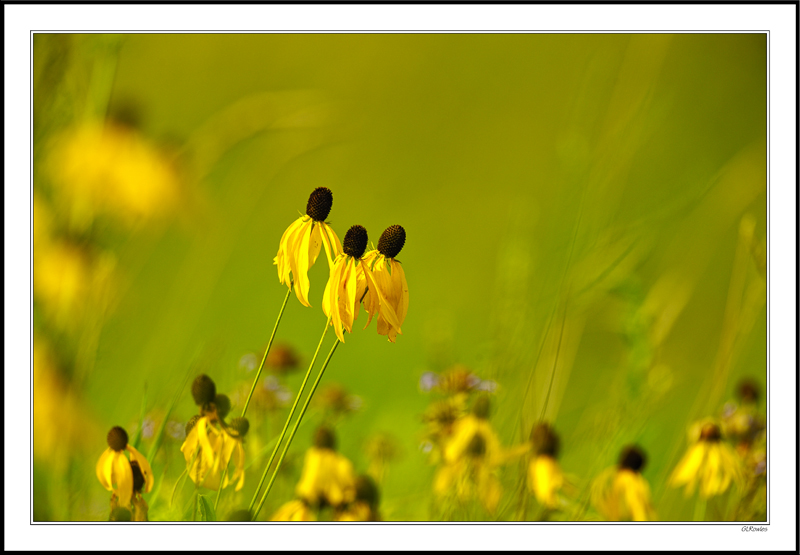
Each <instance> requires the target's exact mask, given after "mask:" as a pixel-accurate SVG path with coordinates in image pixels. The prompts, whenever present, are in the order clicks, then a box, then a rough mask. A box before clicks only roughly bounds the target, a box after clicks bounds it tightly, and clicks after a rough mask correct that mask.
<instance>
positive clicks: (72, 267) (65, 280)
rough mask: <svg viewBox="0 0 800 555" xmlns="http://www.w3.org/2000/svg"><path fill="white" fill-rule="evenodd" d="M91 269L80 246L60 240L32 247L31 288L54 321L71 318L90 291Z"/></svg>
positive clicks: (63, 320) (81, 305)
mask: <svg viewBox="0 0 800 555" xmlns="http://www.w3.org/2000/svg"><path fill="white" fill-rule="evenodd" d="M91 275H92V269H91V264H90V262H89V258H88V256H87V255H86V254H85V253H84V251H83V250H81V249H80V248H78V247H76V246H72V245H70V244H68V243H66V242H63V241H60V242H58V243H56V244H53V245H52V246H50V247H49V248H41V249H40V250H38V251H34V260H33V292H34V295H35V296H36V299H37V300H39V301H40V302H41V303H42V305H43V309H44V310H45V311H46V313H47V314H48V315H49V316H50V317H51V318H53V319H54V320H56V321H58V322H61V323H63V322H66V321H69V320H73V319H74V317H75V315H76V312H77V311H78V310H79V309H81V308H82V307H83V304H84V301H85V299H86V296H87V294H88V293H89V292H90V285H91V283H90V282H91Z"/></svg>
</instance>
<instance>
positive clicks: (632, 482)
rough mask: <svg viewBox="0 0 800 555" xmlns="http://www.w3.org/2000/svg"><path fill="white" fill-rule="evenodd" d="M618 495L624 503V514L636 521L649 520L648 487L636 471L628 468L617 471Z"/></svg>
mask: <svg viewBox="0 0 800 555" xmlns="http://www.w3.org/2000/svg"><path fill="white" fill-rule="evenodd" d="M617 480H618V485H619V489H618V495H619V494H621V496H622V500H623V501H624V503H625V506H626V509H627V510H626V511H624V513H625V516H630V518H631V519H632V520H634V521H637V522H644V521H647V520H649V515H650V487H649V486H648V485H647V482H646V481H645V479H644V478H643V477H642V476H641V475H640V474H638V473H635V472H632V471H630V470H626V469H623V470H620V471H619V472H618V473H617Z"/></svg>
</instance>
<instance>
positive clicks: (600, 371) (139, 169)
mask: <svg viewBox="0 0 800 555" xmlns="http://www.w3.org/2000/svg"><path fill="white" fill-rule="evenodd" d="M33 71H34V97H33V100H34V118H33V132H34V188H33V210H34V212H33V240H34V261H33V262H34V279H33V295H34V346H33V350H34V352H33V355H34V356H33V358H34V362H33V387H34V392H33V401H34V423H33V424H34V425H33V443H34V445H33V448H34V465H33V473H34V474H33V479H34V507H33V511H34V519H35V520H108V518H109V498H110V495H111V494H110V492H109V491H106V489H104V488H103V486H102V485H101V484H100V482H99V481H98V477H97V475H96V472H95V465H96V463H97V461H98V459H99V457H100V455H101V454H102V453H103V451H104V450H105V449H106V447H107V444H106V434H107V433H108V430H109V429H111V428H112V427H113V426H122V427H123V428H125V429H126V430H127V432H128V435H129V444H130V445H131V446H134V447H136V449H138V451H139V452H140V453H142V455H144V456H145V457H146V458H147V459H148V460H149V462H150V465H151V466H152V470H153V475H154V477H155V483H154V487H153V488H152V490H151V491H150V492H147V493H144V498H145V499H146V500H147V504H148V505H149V518H150V520H181V519H190V518H197V519H201V518H205V519H210V518H216V519H218V520H224V519H225V518H226V517H227V515H229V514H230V513H232V512H233V511H235V510H237V509H243V508H247V506H248V504H249V503H250V502H251V498H252V497H253V496H254V494H255V492H256V485H257V484H258V481H259V479H260V477H261V475H262V472H263V469H264V465H265V464H266V462H267V458H268V456H269V455H270V453H271V450H272V447H273V442H274V440H275V438H276V437H277V435H278V434H279V432H280V431H281V428H282V426H283V423H284V420H285V418H286V416H287V414H288V408H289V406H290V405H291V403H292V401H293V398H294V395H295V394H296V393H297V391H298V388H299V385H300V382H301V380H302V378H303V375H304V373H305V369H306V367H307V365H308V363H309V361H310V360H311V357H312V355H313V353H314V350H315V348H316V346H317V343H318V341H319V338H320V334H321V332H322V330H323V328H324V326H325V321H326V318H325V315H324V314H323V312H322V310H321V301H322V293H323V290H324V289H325V284H326V281H327V279H328V264H326V263H325V260H324V259H325V257H324V256H321V257H320V258H319V260H318V261H317V263H316V264H315V265H314V266H313V268H312V269H311V270H310V272H309V279H310V282H311V288H310V296H309V300H310V302H311V305H312V308H306V307H304V306H302V305H301V304H300V303H299V302H298V300H297V298H296V297H295V296H294V295H292V296H291V297H290V298H289V302H288V305H287V307H286V310H285V312H284V314H283V317H282V320H281V324H280V327H279V328H278V331H277V334H276V340H275V346H273V348H272V351H271V352H270V358H268V359H267V367H266V369H265V371H264V374H263V375H262V376H263V377H262V379H261V380H260V381H259V384H257V387H256V391H255V394H254V397H253V401H252V403H253V404H252V406H251V408H249V409H248V418H249V419H250V431H249V432H248V434H247V436H246V439H245V442H244V444H243V446H244V450H245V481H244V486H243V488H242V489H241V490H240V491H234V488H233V487H229V488H226V489H224V490H223V491H222V494H221V495H220V499H219V505H218V507H217V509H216V511H209V510H206V509H202V507H201V509H202V510H199V511H198V509H197V504H196V501H193V499H194V497H193V495H194V493H195V488H194V485H193V484H192V482H191V480H186V479H185V474H184V475H183V476H182V473H183V472H184V470H185V469H186V461H185V460H184V455H183V454H182V453H181V450H180V447H181V445H182V443H183V441H184V437H185V434H186V432H185V425H186V423H187V421H189V419H190V418H191V417H192V415H194V414H196V413H197V410H198V409H197V407H196V406H195V404H194V402H193V400H192V395H191V393H190V391H189V389H190V385H191V381H192V380H193V379H194V377H195V376H197V375H198V374H207V375H208V376H210V377H212V378H213V380H214V382H215V383H216V388H217V391H218V392H221V393H225V394H227V395H228V396H229V397H230V399H231V401H232V404H233V409H232V413H231V414H232V415H234V414H238V413H239V412H241V409H242V405H243V403H244V399H245V397H246V396H247V393H248V391H249V388H250V386H251V383H252V381H253V377H254V375H255V372H256V368H257V366H258V364H259V362H260V360H261V358H260V357H261V355H262V354H263V352H264V351H263V350H264V348H265V347H266V344H267V341H268V339H269V335H270V333H271V330H272V327H273V325H274V322H275V319H276V317H277V315H278V311H279V309H280V307H281V303H282V302H283V299H284V296H285V294H286V290H287V289H286V286H284V285H281V284H280V283H279V282H278V276H277V271H276V267H275V266H274V265H273V258H274V257H275V255H276V253H277V251H278V245H279V240H280V238H281V235H282V234H283V232H284V230H285V229H286V228H287V226H288V225H289V224H290V223H291V222H292V221H294V220H295V219H297V218H298V212H299V213H304V211H305V207H306V202H307V200H308V195H309V193H311V191H312V190H314V188H316V187H320V186H324V187H328V188H329V189H330V190H331V191H332V192H333V196H334V201H333V209H332V211H331V213H330V216H329V218H328V221H329V222H330V224H331V227H332V228H333V229H334V230H335V231H336V233H337V234H338V236H339V237H340V238H343V237H344V234H345V232H346V231H347V229H348V228H349V227H350V226H351V225H353V224H360V225H363V226H364V227H366V229H367V230H368V232H369V238H370V240H371V241H372V242H373V243H375V244H377V241H378V237H379V236H380V234H381V232H382V231H383V230H384V229H385V228H386V227H388V226H390V225H393V224H400V225H402V226H403V227H404V228H405V230H406V232H407V241H406V244H405V247H404V248H403V250H402V253H401V254H400V255H398V258H399V259H400V260H401V261H402V263H403V268H404V269H405V273H406V277H407V279H408V287H409V296H410V302H409V309H408V314H407V317H406V319H405V322H404V323H403V326H402V335H399V336H398V337H397V342H396V343H394V344H392V343H390V342H388V341H387V340H386V337H385V336H381V335H378V334H377V333H376V329H375V326H376V324H375V323H372V324H371V325H370V327H368V328H367V329H366V330H362V329H361V328H362V327H363V325H364V324H365V323H366V315H365V314H363V313H362V314H361V316H360V318H359V319H358V320H357V321H356V323H355V326H354V328H353V333H352V334H346V337H345V340H346V342H345V343H344V344H342V345H340V346H339V347H338V350H337V351H336V355H335V357H333V358H332V360H331V363H330V366H329V367H328V368H327V370H326V373H325V375H324V377H323V379H322V382H321V384H320V388H319V390H318V391H317V392H316V394H315V396H314V399H313V401H312V403H311V405H310V408H309V410H308V412H307V414H306V416H305V418H304V420H303V423H302V424H301V426H300V428H299V431H298V434H297V437H296V439H295V440H294V442H293V443H292V446H291V449H290V450H289V452H288V455H287V458H286V460H285V461H284V464H283V466H282V467H281V469H280V472H279V474H278V477H277V480H276V482H275V487H274V488H273V490H272V491H271V492H270V495H269V498H268V499H267V501H266V504H265V505H264V509H263V511H261V513H260V515H259V517H258V520H267V519H269V518H270V517H271V516H272V515H274V514H275V512H276V511H277V510H278V509H279V508H280V507H281V506H283V505H284V504H285V503H287V502H289V501H291V500H292V499H293V498H294V496H295V485H296V484H297V482H298V480H299V479H300V475H301V470H302V467H303V457H304V453H305V451H306V450H307V449H308V448H309V447H310V446H311V445H312V440H313V437H314V432H315V430H316V429H317V428H318V427H319V426H320V425H321V424H323V423H324V424H326V425H327V426H328V427H330V428H332V429H334V430H335V434H336V437H337V440H338V447H337V449H338V452H339V453H341V454H342V455H343V456H345V457H346V458H348V459H349V460H350V461H352V464H353V468H354V472H355V473H356V474H363V473H368V474H369V475H370V476H371V477H372V480H373V481H374V483H376V484H377V486H378V489H379V491H380V501H379V503H378V510H379V512H380V516H381V518H382V519H384V520H400V521H412V520H518V519H526V520H539V519H550V520H606V519H609V518H615V515H616V517H618V518H621V519H624V518H626V517H625V514H624V513H625V511H624V510H621V509H619V507H617V510H616V513H615V509H614V508H613V507H611V508H609V503H610V504H611V505H613V504H614V503H615V502H618V503H619V504H620V506H622V505H624V504H625V501H624V497H625V494H626V493H631V492H634V493H637V494H641V495H643V496H644V495H646V493H643V492H644V489H643V488H642V487H641V486H640V485H639V486H631V485H628V486H625V485H619V486H618V485H617V483H616V482H614V484H615V485H614V486H613V487H611V486H609V487H611V489H609V491H608V493H607V495H606V499H605V501H604V500H603V496H604V495H605V494H604V493H603V492H600V493H598V491H599V490H598V487H599V486H597V483H598V482H597V480H596V479H597V478H598V476H600V477H602V476H603V473H604V472H606V473H607V472H619V471H620V470H619V469H620V468H626V464H628V463H624V464H622V466H619V467H618V466H617V465H618V463H619V462H620V452H621V451H622V450H623V449H624V448H625V447H626V446H630V445H637V446H638V447H639V448H640V450H641V451H643V452H644V453H645V454H646V462H645V464H644V466H643V467H642V468H640V469H639V470H636V469H633V468H632V467H631V466H630V464H628V466H627V468H628V469H629V470H634V472H632V473H631V474H632V475H635V476H636V477H637V479H639V478H643V479H644V480H645V481H646V483H648V484H649V497H650V499H651V501H641V504H642V505H648V511H650V510H651V509H652V512H649V513H648V515H647V516H648V517H649V518H657V519H659V520H672V521H676V520H677V521H685V520H695V519H700V520H764V519H765V518H766V508H765V504H766V487H765V481H764V471H763V455H762V454H761V452H760V449H762V447H763V441H764V437H763V436H764V434H763V432H760V428H759V429H758V430H756V429H755V428H753V429H750V428H748V429H746V430H744V431H743V430H741V428H742V426H744V424H741V425H740V423H738V420H736V419H737V418H740V417H741V416H742V414H744V413H746V414H747V415H748V418H750V420H749V421H748V422H751V423H753V422H755V423H759V424H758V425H759V426H763V419H764V416H763V415H764V414H765V413H766V404H765V399H766V387H765V384H766V355H767V341H766V270H765V268H766V192H767V189H766V38H765V35H764V34H680V35H623V34H586V35H558V34H486V35H473V34H448V35H444V34H424V35H423V34H386V35H373V34H316V35H309V34H274V35H273V34H262V35H251V34H244V35H242V34H229V35H195V34H182V35H157V34H138V35H68V34H36V35H35V36H34V59H33ZM323 252H324V251H323ZM332 335H333V334H329V336H328V342H330V341H331V337H332ZM329 344H330V343H326V344H325V346H324V347H323V351H322V353H323V355H322V356H321V358H324V355H325V353H327V351H328V348H329ZM318 366H319V363H318ZM313 375H316V374H315V373H314V374H313ZM744 379H749V380H750V382H747V383H748V386H747V387H744V388H742V387H739V385H740V384H741V383H742V380H744ZM458 380H461V382H459V381H458ZM752 391H755V392H756V393H755V394H754V395H751V392H752ZM482 396H484V397H482ZM485 396H488V399H489V402H490V411H489V416H488V426H489V427H490V428H491V429H492V430H493V433H494V434H496V438H497V440H498V441H499V444H500V445H502V453H503V456H502V457H501V456H499V455H498V457H497V460H494V461H492V462H491V463H489V462H486V461H483V462H482V463H481V462H474V461H473V462H471V463H469V464H473V463H474V464H473V465H474V468H473V466H470V467H469V468H471V469H472V470H463V469H461V470H459V469H458V467H457V466H456V463H457V464H460V462H458V461H455V462H453V461H450V462H451V463H453V464H451V465H449V466H448V464H447V461H448V449H449V448H450V447H449V445H450V444H449V443H448V441H450V439H449V437H450V435H452V434H454V433H458V430H459V422H462V423H463V422H464V421H465V419H468V418H473V419H475V418H476V416H475V414H474V413H475V412H480V411H479V410H477V409H474V410H473V407H474V406H475V404H476V403H475V401H476V400H478V399H482V398H486V397H485ZM477 404H478V405H480V404H481V401H479V402H478V403H477ZM743 411H744V412H743ZM747 411H750V412H749V413H747ZM444 413H446V414H444ZM478 416H480V415H478ZM704 419H715V420H714V422H715V423H716V425H717V426H718V429H717V431H719V430H721V431H722V438H721V440H720V439H718V438H715V436H714V434H713V433H710V432H708V431H707V430H705V431H703V432H699V431H698V429H699V428H697V423H698V422H699V423H701V424H700V425H701V426H702V423H703V422H706V421H705V420H704ZM478 420H480V424H479V426H485V425H486V423H487V420H486V419H485V418H478ZM542 421H544V422H547V423H549V424H550V425H551V426H552V428H553V429H554V430H555V432H556V434H557V436H558V438H559V440H560V441H559V444H560V448H559V449H558V450H557V454H552V455H553V456H552V457H551V459H552V460H557V464H558V465H559V468H560V471H563V475H562V474H560V473H559V472H560V471H551V474H549V475H547V473H546V472H545V471H544V470H542V472H545V474H542V475H541V476H544V477H545V478H547V476H549V479H550V481H551V482H553V481H555V482H558V480H562V482H563V485H552V484H551V486H550V491H551V493H552V494H553V495H554V496H556V497H557V499H556V498H555V497H551V498H550V499H551V502H550V501H543V500H542V499H543V498H542V497H541V496H539V495H537V491H535V488H534V486H533V484H532V482H533V481H534V479H535V477H534V474H536V473H535V472H534V471H533V470H532V468H533V464H534V461H535V459H536V458H537V456H539V455H542V454H543V453H544V454H545V455H547V453H545V451H547V449H544V450H542V449H541V445H538V446H537V444H536V442H535V441H534V442H533V443H531V440H529V437H530V435H531V430H532V428H533V427H534V426H535V425H536V424H537V423H538V422H542ZM708 422H710V421H708ZM732 422H733V423H732ZM748 425H749V424H748ZM454 426H455V430H456V431H455V432H453V427H454ZM476 426H478V424H476ZM693 426H694V427H693ZM737 426H738V427H737ZM752 426H756V424H752ZM745 427H746V426H745ZM461 428H464V426H461ZM731 430H733V431H731ZM748 434H751V435H748ZM745 436H747V437H745ZM492 437H494V436H492ZM698 437H699V439H698ZM484 439H485V438H484ZM704 442H705V443H704ZM706 443H707V444H708V446H707V451H708V452H707V453H704V456H705V457H706V459H705V460H704V462H703V463H702V464H700V463H699V462H698V463H697V464H698V465H700V467H698V468H695V469H694V472H692V469H691V468H688V469H687V468H684V470H685V472H686V473H687V474H688V475H691V477H692V478H693V479H695V481H697V482H699V486H700V489H701V491H700V492H699V493H698V492H692V493H691V494H688V495H685V494H684V488H683V487H678V485H677V484H676V483H674V480H673V479H674V478H675V475H674V472H675V469H676V468H677V467H678V466H679V463H681V461H682V458H683V457H684V454H685V453H687V450H689V449H690V448H692V447H693V446H694V447H697V446H698V445H701V444H702V445H705V444H706ZM719 445H722V446H723V447H724V450H722V451H714V449H716V448H717V447H718V446H719ZM495 447H496V446H495ZM704 448H706V447H704ZM490 449H492V446H491V445H489V444H485V445H483V447H480V448H475V449H471V450H470V449H467V450H466V451H469V453H466V454H463V457H465V458H469V457H473V458H475V460H476V461H477V460H478V459H480V457H481V456H483V455H484V454H486V453H488V454H491V453H489V450H490ZM497 449H499V448H497ZM715 453H717V454H719V453H721V455H720V456H721V457H722V459H721V461H722V462H717V464H716V467H714V463H713V462H710V458H713V457H714V456H717V455H715ZM731 454H735V456H736V457H737V458H736V460H735V464H736V465H739V466H738V467H737V469H738V470H736V471H735V472H734V471H733V470H731V468H732V465H734V462H730V461H729V462H727V463H726V462H725V461H726V460H727V459H726V458H725V457H728V456H729V455H731ZM697 456H698V457H699V456H700V455H697ZM759 457H761V458H759ZM484 458H487V457H484ZM470 460H471V459H470ZM684 462H685V461H684ZM465 464H466V463H465ZM481 465H483V466H481ZM703 465H705V466H703ZM634 466H635V465H634ZM696 466H697V465H696ZM612 467H613V468H614V469H616V470H612V471H609V470H607V469H610V468H612ZM729 467H731V468H729ZM465 468H466V467H465ZM475 468H477V469H478V470H475ZM473 470H475V471H474V472H473ZM729 470H730V473H729V474H726V472H727V471H729ZM232 471H233V464H232V465H231V472H232ZM703 472H708V473H709V474H708V476H706V475H704V474H703ZM715 472H717V473H719V477H717V476H716V475H715V476H714V477H711V474H712V473H715ZM537 476H538V475H537ZM609 479H610V480H613V478H609ZM713 480H717V483H712V482H713ZM726 480H727V481H729V482H730V484H725V481H726ZM639 483H640V482H639ZM723 485H724V486H725V487H722V486H723ZM557 486H558V487H557ZM540 487H544V489H548V486H541V485H540ZM617 487H619V488H622V489H621V490H619V491H617V490H616V489H614V488H617ZM626 487H627V488H628V489H626ZM704 487H705V488H706V495H704V494H703V493H702V489H703V488H704ZM636 488H638V489H636ZM601 489H602V488H601ZM199 494H200V495H201V496H203V497H204V498H205V499H207V501H205V503H206V505H205V506H206V507H208V506H209V505H213V503H215V502H216V494H217V492H216V491H210V490H207V489H202V488H201V489H200V490H199ZM615 496H619V498H620V499H618V500H616V501H615ZM634 505H635V503H634ZM620 511H622V512H621V513H620ZM634 513H635V510H634ZM316 516H317V518H326V517H330V513H326V512H325V511H322V512H320V513H318V514H317V515H316ZM635 517H636V514H633V515H630V514H628V517H627V518H635Z"/></svg>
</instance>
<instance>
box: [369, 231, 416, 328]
mask: <svg viewBox="0 0 800 555" xmlns="http://www.w3.org/2000/svg"><path fill="white" fill-rule="evenodd" d="M405 242H406V230H405V229H403V228H402V227H401V226H399V225H393V226H390V227H387V228H386V230H384V232H383V233H382V234H381V237H380V239H379V240H378V248H377V249H376V250H372V251H370V252H368V253H367V254H366V255H365V256H364V260H365V261H366V262H367V264H368V265H369V268H370V269H371V270H372V275H373V277H374V278H375V283H376V284H377V286H378V287H379V288H380V290H381V294H382V296H383V299H384V300H385V301H386V304H388V305H389V306H390V307H391V308H392V310H393V311H394V314H395V316H396V318H397V324H398V326H397V327H395V326H394V325H392V324H391V323H390V321H389V320H388V319H387V318H386V316H385V313H384V312H380V313H379V314H378V323H377V327H378V333H379V334H380V335H386V336H388V338H389V341H391V342H392V343H394V342H395V338H396V337H397V334H398V333H401V332H400V326H402V325H403V322H404V321H405V319H406V314H407V313H408V283H407V282H406V273H405V271H404V270H403V265H402V264H401V263H400V261H399V260H396V259H395V257H396V256H397V255H398V254H399V253H400V251H401V250H402V248H403V245H405ZM371 295H372V294H371V293H370V292H369V291H367V294H366V296H365V297H364V306H370V301H371V299H370V296H371ZM372 316H373V314H372V313H370V320H372ZM367 325H369V321H368V322H367Z"/></svg>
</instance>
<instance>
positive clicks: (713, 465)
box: [700, 444, 722, 497]
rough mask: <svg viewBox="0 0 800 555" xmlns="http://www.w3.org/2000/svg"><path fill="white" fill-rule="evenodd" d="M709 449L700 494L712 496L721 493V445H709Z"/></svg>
mask: <svg viewBox="0 0 800 555" xmlns="http://www.w3.org/2000/svg"><path fill="white" fill-rule="evenodd" d="M707 451H708V454H707V456H706V462H705V466H704V467H703V473H702V476H701V482H700V494H701V495H702V496H703V497H711V496H714V495H717V494H718V493H721V490H720V486H721V484H722V478H721V476H720V463H721V460H720V454H719V445H717V444H713V445H709V446H708V448H707Z"/></svg>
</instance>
